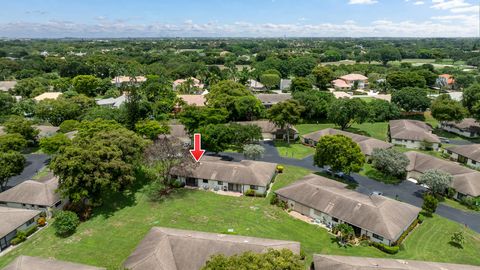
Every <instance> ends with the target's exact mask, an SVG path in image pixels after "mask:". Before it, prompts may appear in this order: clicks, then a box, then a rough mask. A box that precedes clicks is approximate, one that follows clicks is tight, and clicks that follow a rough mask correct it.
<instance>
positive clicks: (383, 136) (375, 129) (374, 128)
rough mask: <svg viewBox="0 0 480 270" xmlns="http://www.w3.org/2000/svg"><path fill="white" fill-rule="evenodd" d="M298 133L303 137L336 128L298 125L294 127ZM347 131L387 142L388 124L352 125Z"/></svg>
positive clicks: (328, 125) (319, 125)
mask: <svg viewBox="0 0 480 270" xmlns="http://www.w3.org/2000/svg"><path fill="white" fill-rule="evenodd" d="M295 127H296V128H297V130H298V132H299V133H300V135H305V134H308V133H311V132H314V131H317V130H321V129H325V128H338V127H335V124H331V123H328V124H300V125H296V126H295ZM347 131H349V132H352V133H357V134H361V135H365V136H369V137H373V138H376V139H379V140H382V141H386V140H387V131H388V123H387V122H379V123H363V124H354V125H352V127H351V128H349V129H348V130H347Z"/></svg>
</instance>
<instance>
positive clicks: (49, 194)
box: [0, 177, 60, 207]
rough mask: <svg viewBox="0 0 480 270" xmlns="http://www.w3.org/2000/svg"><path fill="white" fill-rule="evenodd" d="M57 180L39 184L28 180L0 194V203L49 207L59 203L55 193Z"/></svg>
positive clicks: (58, 196) (58, 197)
mask: <svg viewBox="0 0 480 270" xmlns="http://www.w3.org/2000/svg"><path fill="white" fill-rule="evenodd" d="M57 187H58V178H57V177H53V178H51V179H49V180H47V181H44V182H39V181H33V180H28V181H25V182H23V183H21V184H20V185H17V186H15V187H13V188H11V189H9V190H6V191H4V192H2V193H0V202H12V203H24V204H33V205H40V206H46V207H50V206H53V205H55V203H56V202H58V201H60V195H59V194H58V193H57V192H56V190H57Z"/></svg>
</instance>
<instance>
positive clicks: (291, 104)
mask: <svg viewBox="0 0 480 270" xmlns="http://www.w3.org/2000/svg"><path fill="white" fill-rule="evenodd" d="M304 109H305V108H304V107H302V106H300V104H299V103H298V101H296V100H287V101H283V102H280V103H277V104H275V105H273V106H272V107H271V108H270V109H269V110H268V112H267V114H268V119H270V121H272V122H273V123H274V124H275V125H277V126H278V127H280V128H281V129H286V130H287V143H288V144H290V128H291V126H292V125H295V124H297V123H298V122H299V121H300V119H301V114H302V112H303V110H304Z"/></svg>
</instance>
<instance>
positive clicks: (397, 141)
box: [392, 138, 439, 150]
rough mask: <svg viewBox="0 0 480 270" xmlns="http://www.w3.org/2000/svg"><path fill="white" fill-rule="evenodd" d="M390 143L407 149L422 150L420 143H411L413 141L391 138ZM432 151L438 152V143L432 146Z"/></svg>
mask: <svg viewBox="0 0 480 270" xmlns="http://www.w3.org/2000/svg"><path fill="white" fill-rule="evenodd" d="M392 143H393V144H395V145H402V146H405V147H406V148H409V149H421V148H422V141H413V140H402V139H394V138H392ZM432 148H433V150H438V148H439V145H438V143H433V144H432Z"/></svg>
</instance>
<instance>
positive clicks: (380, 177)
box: [359, 163, 403, 185]
mask: <svg viewBox="0 0 480 270" xmlns="http://www.w3.org/2000/svg"><path fill="white" fill-rule="evenodd" d="M359 174H361V175H363V176H366V177H368V178H371V179H373V180H377V181H379V182H383V183H385V184H393V185H396V184H400V183H401V182H402V180H403V179H398V178H396V177H392V176H389V175H385V174H384V173H382V172H381V171H379V170H377V169H375V168H374V167H373V166H372V164H369V163H365V165H363V169H362V170H361V171H360V172H359Z"/></svg>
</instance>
